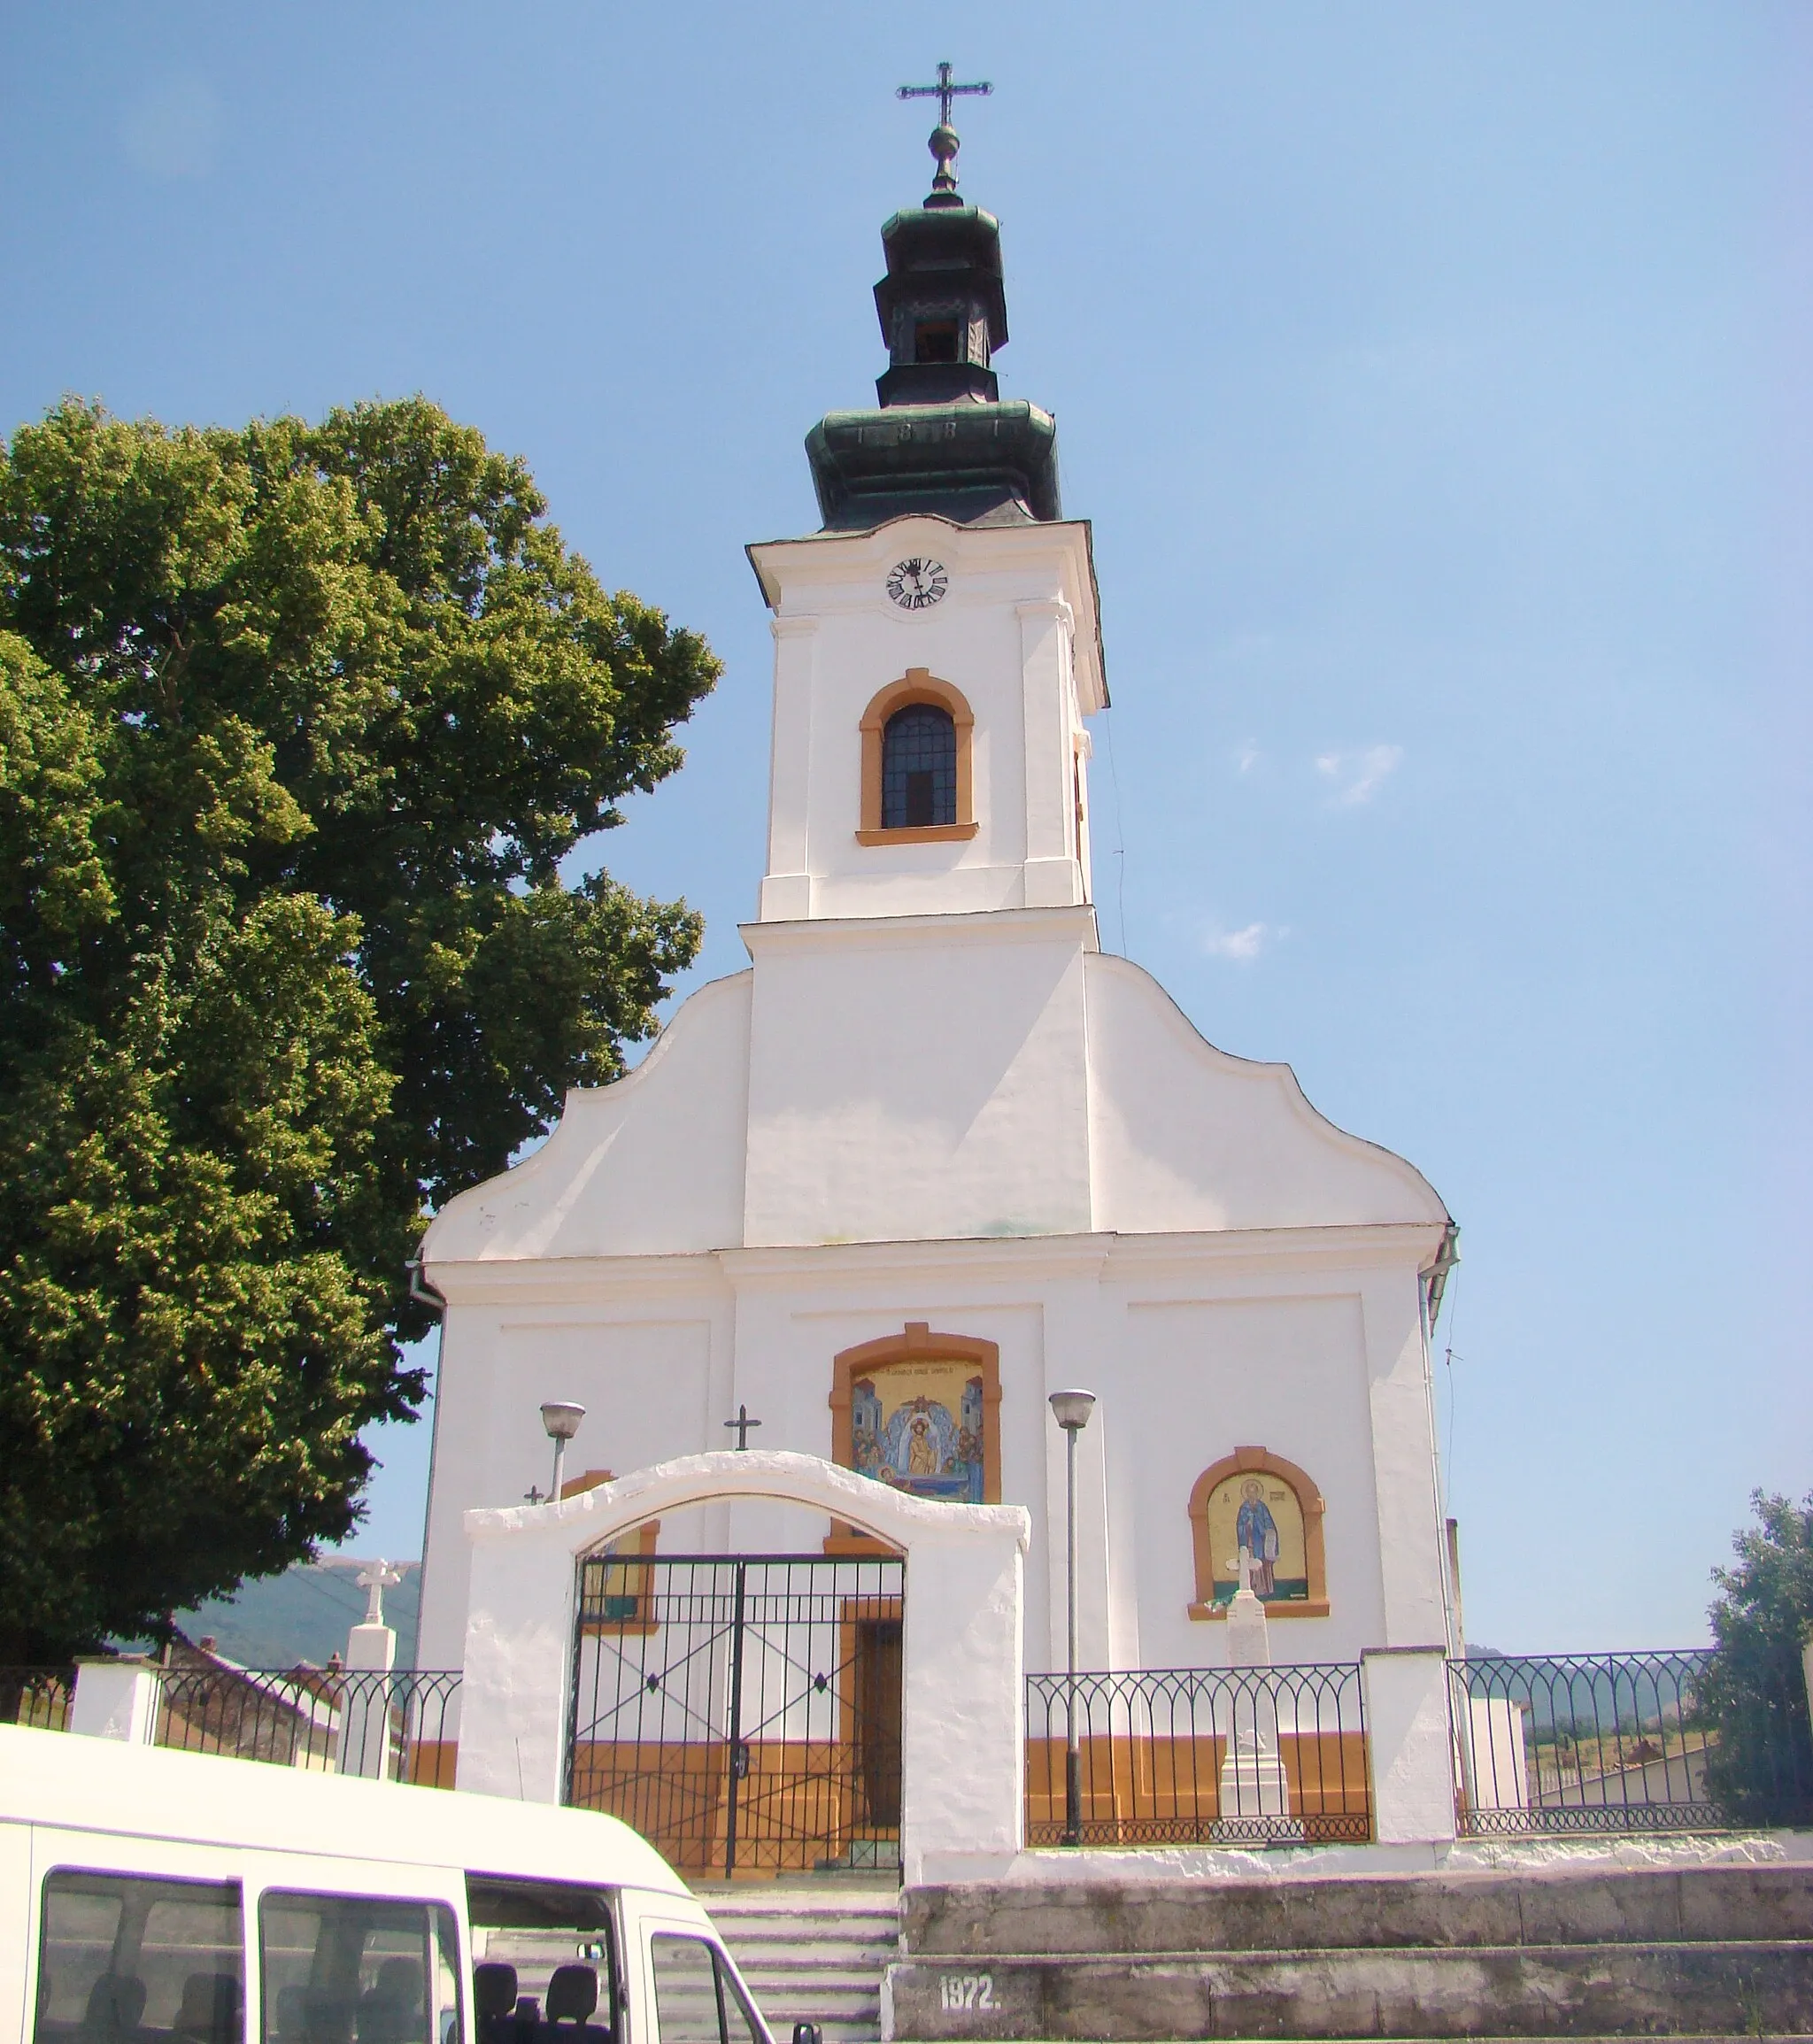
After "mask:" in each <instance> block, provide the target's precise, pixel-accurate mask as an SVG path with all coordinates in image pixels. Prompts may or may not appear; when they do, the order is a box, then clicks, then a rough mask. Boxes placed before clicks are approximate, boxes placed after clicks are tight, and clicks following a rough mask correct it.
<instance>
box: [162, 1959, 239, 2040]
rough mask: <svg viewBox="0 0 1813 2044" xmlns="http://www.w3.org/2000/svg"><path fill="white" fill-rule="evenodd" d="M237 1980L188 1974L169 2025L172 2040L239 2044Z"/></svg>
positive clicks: (221, 1975)
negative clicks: (178, 2038)
mask: <svg viewBox="0 0 1813 2044" xmlns="http://www.w3.org/2000/svg"><path fill="white" fill-rule="evenodd" d="M239 2016H240V2004H239V1981H238V1979H237V1978H235V1975H233V1974H231V1973H191V1974H190V1975H189V1978H187V1979H186V1980H185V1981H184V1982H183V1983H182V2000H181V2002H180V2003H179V2004H178V2006H177V2009H176V2016H175V2019H174V2021H173V2022H172V2023H171V2025H170V2034H171V2035H172V2036H173V2037H185V2038H189V2039H192V2040H195V2044H238V2039H239Z"/></svg>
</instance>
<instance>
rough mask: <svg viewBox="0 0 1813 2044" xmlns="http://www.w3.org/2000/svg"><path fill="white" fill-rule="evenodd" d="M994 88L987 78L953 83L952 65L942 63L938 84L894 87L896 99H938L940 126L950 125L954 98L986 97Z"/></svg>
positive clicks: (939, 67)
mask: <svg viewBox="0 0 1813 2044" xmlns="http://www.w3.org/2000/svg"><path fill="white" fill-rule="evenodd" d="M993 90H994V87H993V86H992V85H991V84H989V83H988V81H986V80H985V79H984V80H978V81H977V82H976V84H974V85H953V83H952V82H951V67H950V66H949V65H948V64H941V65H939V66H938V81H937V84H936V85H897V86H896V87H895V88H894V97H895V98H896V99H935V100H937V103H938V126H939V127H949V126H950V125H951V102H952V101H953V99H956V98H958V97H960V96H966V97H967V96H968V95H970V94H972V93H973V94H975V96H976V97H977V98H978V99H982V98H986V97H987V96H988V95H989V94H990V93H991V92H992V91H993Z"/></svg>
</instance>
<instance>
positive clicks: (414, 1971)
mask: <svg viewBox="0 0 1813 2044" xmlns="http://www.w3.org/2000/svg"><path fill="white" fill-rule="evenodd" d="M425 1981H426V1976H425V1975H424V1974H423V1972H422V1969H421V1963H420V1960H417V1959H405V1958H400V1957H399V1958H390V1959H386V1960H384V1961H383V1963H382V1964H381V1965H380V1966H379V1968H378V1978H377V1981H376V1984H375V1985H374V1986H372V1987H371V1988H370V1989H369V1990H367V1992H366V1993H365V1994H361V1995H360V1996H359V2044H427V2040H426V2038H425V2036H424V2034H423V2018H422V1994H423V1987H424V1985H425Z"/></svg>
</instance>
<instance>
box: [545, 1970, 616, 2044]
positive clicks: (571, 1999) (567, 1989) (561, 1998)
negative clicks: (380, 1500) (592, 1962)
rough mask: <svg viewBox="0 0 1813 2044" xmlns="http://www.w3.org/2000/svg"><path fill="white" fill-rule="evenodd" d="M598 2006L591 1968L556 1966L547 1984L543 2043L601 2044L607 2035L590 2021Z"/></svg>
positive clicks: (594, 1976)
mask: <svg viewBox="0 0 1813 2044" xmlns="http://www.w3.org/2000/svg"><path fill="white" fill-rule="evenodd" d="M597 2007H598V1969H597V1967H595V1966H586V1965H581V1964H577V1963H569V1964H567V1965H565V1966H556V1967H555V1968H554V1971H553V1973H552V1977H551V1978H550V1979H549V1981H548V2020H547V2025H546V2028H545V2030H544V2032H543V2034H544V2038H545V2039H546V2040H547V2044H605V2040H606V2038H607V2037H608V2036H609V2034H610V2032H608V2031H607V2030H604V2029H600V2028H599V2027H598V2025H597V2024H595V2023H593V2022H592V2021H591V2019H590V2018H591V2013H592V2010H593V2009H596V2008H597Z"/></svg>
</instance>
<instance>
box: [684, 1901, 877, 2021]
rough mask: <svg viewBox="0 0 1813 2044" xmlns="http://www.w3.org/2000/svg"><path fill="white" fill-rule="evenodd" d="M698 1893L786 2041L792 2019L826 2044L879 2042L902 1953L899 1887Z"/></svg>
mask: <svg viewBox="0 0 1813 2044" xmlns="http://www.w3.org/2000/svg"><path fill="white" fill-rule="evenodd" d="M698 1892H699V1900H700V1901H703V1902H704V1904H705V1906H706V1909H709V1910H710V1911H711V1913H712V1920H713V1922H714V1923H715V1924H717V1926H718V1930H719V1932H720V1933H721V1936H722V1938H723V1940H724V1943H725V1944H726V1946H727V1947H728V1948H729V1952H730V1955H731V1956H732V1957H733V1958H734V1959H735V1960H736V1962H737V1970H738V1971H740V1972H741V1973H742V1975H743V1978H744V1979H745V1980H746V1981H747V1982H748V1983H749V1986H750V1990H751V1992H752V1994H754V1996H755V1998H756V2000H757V2002H760V2005H761V2011H762V2014H763V2015H764V2016H766V2017H768V2025H769V2027H770V2028H771V2029H772V2030H773V2031H774V2032H775V2037H776V2039H777V2040H780V2044H785V2040H787V2039H788V2038H789V2037H791V2034H792V2029H793V2025H794V2024H795V2023H796V2022H807V2023H816V2024H818V2025H820V2027H821V2028H822V2030H823V2032H824V2033H825V2044H875V2040H877V2039H879V2037H880V2036H881V2033H882V2031H881V2007H882V1977H883V1973H884V1972H885V1971H887V1968H888V1966H889V1964H890V1963H891V1962H892V1961H893V1960H894V1959H895V1958H897V1957H898V1956H899V1933H900V1920H899V1891H898V1890H896V1889H894V1888H892V1887H876V1888H860V1889H857V1890H855V1891H854V1892H853V1893H852V1892H848V1891H845V1892H841V1893H840V1892H837V1891H835V1890H833V1891H830V1892H827V1891H825V1890H822V1889H816V1888H804V1887H802V1888H781V1887H773V1888H769V1887H763V1888H760V1889H757V1888H752V1887H749V1888H719V1889H703V1888H702V1889H700V1890H699V1891H698Z"/></svg>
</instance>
